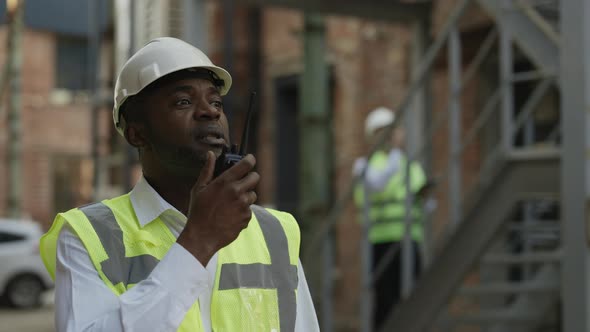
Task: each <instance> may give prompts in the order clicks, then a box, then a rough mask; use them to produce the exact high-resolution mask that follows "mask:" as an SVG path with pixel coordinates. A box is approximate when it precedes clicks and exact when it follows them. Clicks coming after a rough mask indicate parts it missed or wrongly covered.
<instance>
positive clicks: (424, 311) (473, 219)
mask: <svg viewBox="0 0 590 332" xmlns="http://www.w3.org/2000/svg"><path fill="white" fill-rule="evenodd" d="M496 165H497V166H496V167H494V168H495V171H496V174H495V175H491V176H490V177H491V178H492V179H494V180H493V181H489V183H488V184H487V185H485V184H484V185H482V187H481V188H478V189H477V190H476V192H475V193H473V196H472V197H474V198H473V199H472V201H471V203H470V207H469V208H467V210H469V211H470V212H469V213H467V214H466V215H465V219H464V222H463V223H462V224H461V226H460V227H458V228H457V230H456V232H455V233H454V234H453V236H451V237H450V239H449V241H448V243H447V244H446V246H445V247H444V249H443V250H442V251H441V254H440V255H438V257H437V258H436V260H434V262H433V264H432V265H431V266H430V267H429V269H428V272H427V273H425V274H424V275H423V277H422V278H421V279H420V280H419V281H418V282H417V284H416V287H415V289H414V291H413V292H412V294H411V296H410V297H409V298H408V299H407V300H406V301H404V302H403V304H402V305H400V306H399V307H398V309H397V310H395V312H394V315H393V318H392V320H391V321H390V323H391V324H389V325H387V327H386V328H385V329H384V331H428V330H429V329H430V328H431V327H432V325H433V324H434V323H436V321H437V317H439V316H440V313H441V312H444V310H443V308H444V307H445V306H446V305H447V304H449V300H450V299H451V298H452V296H453V295H455V296H457V297H463V298H465V297H468V298H469V299H470V300H473V299H474V298H475V300H476V301H471V302H470V301H467V302H468V303H470V305H468V307H469V308H468V309H469V310H466V309H464V310H459V314H457V315H453V314H452V313H450V312H445V313H444V314H443V315H442V317H440V318H439V319H438V323H439V324H440V325H443V326H444V327H445V329H447V330H451V331H452V330H454V328H456V327H457V326H461V325H478V326H486V327H489V328H493V329H490V330H489V331H510V330H509V329H508V328H507V327H505V326H504V325H503V324H509V323H517V325H520V326H521V327H522V325H527V324H532V325H535V324H537V323H538V322H539V321H540V318H542V317H543V315H545V314H546V311H547V307H550V306H551V305H554V304H555V302H556V300H557V295H558V293H556V291H558V290H559V278H558V272H557V271H556V269H557V267H556V265H558V264H559V258H560V252H559V248H558V247H557V248H556V247H552V248H551V250H550V251H549V250H547V251H545V250H540V249H536V250H532V251H528V252H526V254H518V253H516V252H514V250H512V251H511V250H510V249H509V248H502V249H503V250H498V249H497V247H498V244H499V243H500V242H502V240H503V236H502V235H505V233H506V231H508V232H510V231H511V226H512V228H513V229H518V230H520V231H522V230H524V229H525V228H529V229H534V228H535V227H536V228H537V229H541V230H542V228H543V226H542V225H541V224H540V223H536V224H529V225H526V226H524V225H523V223H516V224H511V223H510V222H509V220H510V217H511V215H513V214H514V211H515V210H516V209H517V206H518V205H519V204H522V203H523V202H524V201H527V200H531V199H539V198H544V199H553V198H555V197H558V194H559V180H558V179H559V176H558V175H559V152H558V151H557V150H553V149H542V150H532V151H519V152H516V153H512V154H510V155H509V156H507V157H506V158H503V160H499V161H497V162H496ZM551 226H554V225H551ZM504 239H505V238H504ZM494 240H495V241H494ZM494 242H496V243H494ZM494 244H496V245H495V246H494ZM494 247H496V250H492V252H491V253H488V249H490V248H494ZM478 263H479V265H480V266H481V269H482V270H483V269H485V268H486V267H487V268H488V269H489V268H490V267H492V269H493V270H495V271H492V273H489V274H488V276H487V277H488V278H485V277H486V274H485V272H483V271H479V274H480V276H479V277H480V278H479V279H480V280H479V282H477V283H476V284H473V283H471V285H465V284H466V283H464V278H465V276H468V275H469V274H470V272H473V269H474V267H476V266H477V265H478ZM499 265H504V266H506V265H513V266H514V265H518V266H525V267H531V269H532V270H533V271H532V272H531V273H530V275H529V276H528V278H527V279H522V280H518V281H510V280H509V276H508V274H506V273H500V276H497V274H499V273H498V271H499V270H498V269H497V266H499ZM502 270H505V269H502ZM490 274H491V275H493V274H496V278H492V277H490V276H489V275H490ZM486 279H487V280H486ZM462 285H465V286H462ZM546 294H551V296H549V297H548V296H546ZM541 295H542V296H541ZM538 297H540V298H541V299H542V300H539V299H538ZM486 299H487V300H488V301H487V302H488V303H487V305H486V301H485V300H486ZM535 299H536V300H535ZM482 300H483V301H482ZM532 300H535V303H536V304H535V306H531V305H529V304H530V302H531V301H532ZM491 302H496V304H497V305H496V306H493V305H492V304H493V303H491ZM541 302H543V303H542V304H543V305H539V304H540V303H541ZM463 306H464V307H465V303H463ZM455 311H456V310H455ZM515 331H526V330H523V329H517V330H515Z"/></svg>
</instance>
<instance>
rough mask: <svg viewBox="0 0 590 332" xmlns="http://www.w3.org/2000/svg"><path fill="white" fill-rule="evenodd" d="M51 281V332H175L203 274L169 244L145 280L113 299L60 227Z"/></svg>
mask: <svg viewBox="0 0 590 332" xmlns="http://www.w3.org/2000/svg"><path fill="white" fill-rule="evenodd" d="M55 281H56V283H55V324H56V329H57V331H89V332H92V331H111V332H118V331H176V330H177V328H178V326H180V323H181V322H182V320H183V318H184V316H185V314H186V312H187V311H188V310H189V308H190V307H191V306H192V305H193V303H194V302H195V301H196V300H197V298H198V297H199V295H200V294H201V293H203V292H204V291H206V287H207V282H208V274H207V270H206V269H205V268H204V267H203V266H202V265H201V263H200V262H199V261H198V260H197V259H196V258H194V257H193V256H192V255H191V254H190V253H189V252H188V251H186V250H185V249H184V248H183V247H182V246H180V245H178V244H174V245H173V246H172V247H171V249H170V250H169V252H168V253H167V254H166V256H164V258H163V259H162V260H161V261H160V262H159V263H158V264H157V265H156V267H155V268H154V270H153V271H152V273H151V274H150V275H149V277H148V278H147V279H145V280H143V281H141V282H139V283H138V284H137V285H135V286H134V287H133V288H131V289H130V290H128V291H127V292H125V293H123V294H122V295H121V296H117V295H115V294H114V293H113V292H112V291H111V290H110V289H109V288H108V287H107V286H106V284H105V283H104V282H103V281H102V279H101V278H100V276H99V275H98V272H97V271H96V269H95V268H94V265H93V263H92V261H91V260H90V256H89V255H88V252H87V251H86V249H85V247H84V245H83V244H82V242H81V241H80V239H79V238H78V236H77V235H76V234H75V233H74V231H73V230H72V229H71V228H69V226H66V227H64V228H63V229H62V231H61V233H60V235H59V240H58V245H57V264H56V276H55Z"/></svg>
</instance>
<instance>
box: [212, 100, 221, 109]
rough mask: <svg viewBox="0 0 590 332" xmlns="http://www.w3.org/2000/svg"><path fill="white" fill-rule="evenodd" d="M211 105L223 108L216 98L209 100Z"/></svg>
mask: <svg viewBox="0 0 590 332" xmlns="http://www.w3.org/2000/svg"><path fill="white" fill-rule="evenodd" d="M211 105H213V106H214V107H217V108H223V103H222V102H220V101H218V100H215V101H213V102H211Z"/></svg>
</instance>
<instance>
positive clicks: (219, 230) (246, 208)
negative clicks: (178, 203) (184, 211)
mask: <svg viewBox="0 0 590 332" xmlns="http://www.w3.org/2000/svg"><path fill="white" fill-rule="evenodd" d="M255 165H256V159H255V158H254V156H252V155H247V156H245V157H244V158H243V159H242V160H241V161H240V162H238V163H237V164H235V165H234V166H233V167H231V168H230V169H228V170H227V171H225V172H223V173H222V174H221V175H220V176H219V177H217V178H215V179H213V171H214V169H215V155H214V154H213V152H208V154H207V162H206V163H205V166H204V167H203V169H202V170H201V173H200V174H199V179H198V180H197V182H196V183H195V185H194V186H193V189H192V190H191V198H190V203H189V210H188V220H187V224H186V227H185V228H184V230H183V231H182V233H180V236H179V237H178V241H177V242H178V244H180V245H181V246H183V247H184V248H185V249H187V250H188V251H189V252H190V253H191V254H193V256H195V257H196V258H197V259H198V260H199V261H200V262H201V264H203V266H206V265H207V263H208V262H209V260H210V259H211V257H212V256H213V255H214V254H215V253H216V252H217V251H218V250H219V249H221V248H223V247H225V246H227V245H228V244H230V243H231V242H233V241H234V240H235V239H236V238H237V237H238V235H239V234H240V232H241V231H242V230H243V229H244V228H246V227H248V223H249V222H250V218H251V216H252V211H251V210H250V205H252V204H254V202H256V199H257V196H256V193H255V192H254V188H255V187H256V185H257V184H258V181H259V180H260V176H259V175H258V173H256V172H253V171H252V169H253V168H254V166H255Z"/></svg>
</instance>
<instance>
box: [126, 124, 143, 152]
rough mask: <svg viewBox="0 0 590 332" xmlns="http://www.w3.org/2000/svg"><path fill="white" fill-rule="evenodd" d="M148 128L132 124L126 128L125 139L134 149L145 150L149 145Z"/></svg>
mask: <svg viewBox="0 0 590 332" xmlns="http://www.w3.org/2000/svg"><path fill="white" fill-rule="evenodd" d="M145 131H146V128H145V125H144V124H142V123H137V122H131V123H128V124H127V126H126V127H125V131H124V133H125V139H126V140H127V142H128V143H129V144H131V145H132V146H133V147H134V148H138V149H139V148H144V147H146V146H147V145H148V140H147V136H146V134H145Z"/></svg>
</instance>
